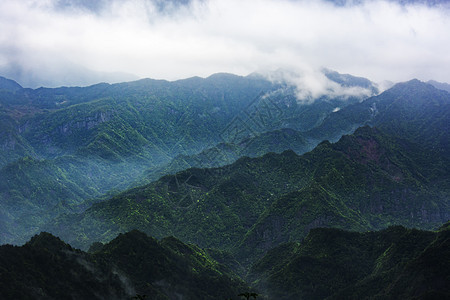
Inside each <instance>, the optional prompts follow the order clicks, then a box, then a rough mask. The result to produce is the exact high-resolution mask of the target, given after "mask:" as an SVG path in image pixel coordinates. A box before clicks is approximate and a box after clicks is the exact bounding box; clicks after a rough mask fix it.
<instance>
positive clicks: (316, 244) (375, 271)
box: [0, 223, 450, 300]
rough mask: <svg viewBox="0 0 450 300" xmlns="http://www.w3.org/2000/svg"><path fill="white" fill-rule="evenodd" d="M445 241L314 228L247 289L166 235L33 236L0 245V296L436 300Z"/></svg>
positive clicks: (426, 234) (272, 256)
mask: <svg viewBox="0 0 450 300" xmlns="http://www.w3.org/2000/svg"><path fill="white" fill-rule="evenodd" d="M449 243H450V231H449V223H447V224H445V225H443V226H442V227H441V228H440V229H439V230H438V231H422V230H417V229H406V228H404V227H402V226H391V227H389V228H387V229H385V230H382V231H378V232H364V233H358V232H349V231H344V230H340V229H331V228H316V229H312V230H311V231H310V233H309V234H308V236H307V237H306V238H305V239H304V240H303V241H302V242H300V243H287V244H281V245H279V246H277V247H276V248H274V249H271V250H270V251H268V252H267V254H266V255H265V256H264V257H262V258H261V259H260V260H258V261H257V262H255V263H254V264H253V265H252V266H251V268H250V269H249V272H248V274H246V279H247V280H248V281H249V282H251V283H252V287H249V286H248V284H246V283H245V282H244V281H243V280H242V279H241V278H239V277H238V276H237V275H236V274H234V273H233V272H232V271H231V270H230V269H229V268H228V267H226V266H225V265H223V264H220V263H219V262H217V261H216V260H215V259H214V258H213V257H212V256H210V255H209V252H210V251H212V250H210V251H205V250H203V249H201V248H199V247H198V246H196V245H193V244H184V243H182V242H181V241H179V240H178V239H176V238H174V237H166V238H163V239H161V240H159V241H158V240H156V239H154V238H152V237H148V236H147V235H145V234H144V233H142V232H139V231H136V230H133V231H131V232H128V233H126V234H120V235H119V236H117V237H116V238H115V239H113V240H112V241H111V242H109V243H107V244H105V245H103V244H101V243H96V244H95V245H93V246H92V247H91V249H90V250H89V252H88V253H86V252H83V251H80V250H76V249H74V248H72V247H71V246H69V245H68V244H65V243H64V242H62V241H61V240H60V239H59V238H57V237H54V236H52V235H51V234H48V233H41V234H39V235H36V236H34V237H33V238H32V239H31V240H30V241H29V242H27V243H26V244H25V245H24V246H22V247H17V246H11V245H3V246H0V290H1V291H2V297H4V298H6V299H36V298H45V299H58V298H82V299H179V298H180V297H182V298H183V299H192V300H194V299H196V300H197V299H205V300H206V299H228V300H230V299H231V300H233V299H259V298H261V299H325V298H326V299H362V298H370V299H415V298H418V299H423V298H435V299H436V298H437V299H446V298H448V297H449V296H450V287H449V286H448V284H447V283H448V280H449V279H450V271H449V270H450V265H449V262H450V251H449V249H450V244H449ZM213 252H215V250H213Z"/></svg>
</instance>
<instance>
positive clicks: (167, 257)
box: [0, 231, 248, 299]
mask: <svg viewBox="0 0 450 300" xmlns="http://www.w3.org/2000/svg"><path fill="white" fill-rule="evenodd" d="M0 290H1V291H2V298H3V297H6V298H7V299H13V298H15V299H60V298H71V299H131V298H132V297H134V296H136V295H142V296H143V295H146V296H147V297H148V298H149V299H179V298H180V297H183V299H212V298H219V299H224V298H227V299H230V298H232V299H237V297H236V296H237V295H238V294H239V293H240V292H243V291H247V290H248V287H247V286H246V284H245V283H244V282H243V281H242V280H240V279H239V278H238V277H236V276H235V275H233V274H232V273H231V272H230V271H229V270H228V269H227V268H226V267H225V266H223V265H220V264H219V263H217V262H216V261H215V260H214V259H212V258H211V257H210V256H209V255H208V254H207V253H206V252H205V251H204V250H202V249H200V248H198V247H196V246H194V245H186V244H183V243H182V242H180V241H179V240H177V239H175V238H173V237H168V238H164V239H162V240H160V241H157V240H155V239H154V238H151V237H148V236H146V235H145V234H143V233H142V232H138V231H132V232H129V233H126V234H123V235H119V236H118V237H116V238H115V239H114V240H112V241H111V242H110V243H108V244H106V245H96V249H95V248H94V247H93V249H92V250H91V252H89V253H86V252H82V251H80V250H76V249H73V248H72V247H71V246H70V245H68V244H65V243H64V242H62V241H61V240H60V239H58V238H56V237H54V236H52V235H50V234H48V233H41V234H39V235H36V236H34V237H33V238H32V239H31V240H30V241H29V242H27V243H26V244H25V245H24V246H22V247H15V246H10V245H4V246H0Z"/></svg>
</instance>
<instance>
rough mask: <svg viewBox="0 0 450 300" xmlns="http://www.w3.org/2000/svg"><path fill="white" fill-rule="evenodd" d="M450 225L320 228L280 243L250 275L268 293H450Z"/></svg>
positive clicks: (382, 295)
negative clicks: (364, 229)
mask: <svg viewBox="0 0 450 300" xmlns="http://www.w3.org/2000/svg"><path fill="white" fill-rule="evenodd" d="M449 249H450V231H449V230H448V228H445V227H443V228H442V229H441V230H439V231H437V232H430V231H421V230H416V229H406V228H404V227H401V226H392V227H389V228H387V229H385V230H382V231H378V232H365V233H356V232H347V231H343V230H339V229H324V228H317V229H313V230H311V231H310V233H309V234H308V236H307V237H306V238H305V239H304V240H303V241H302V242H301V243H289V244H283V245H280V246H278V247H276V248H274V249H272V250H271V251H269V252H268V253H267V254H266V255H265V256H264V257H263V258H262V259H261V260H259V261H258V262H256V263H255V264H254V265H253V266H252V268H251V270H250V272H249V276H248V279H249V280H254V284H255V285H256V287H259V288H260V291H261V292H263V293H264V294H266V295H268V296H269V299H447V298H449V297H450V287H449V285H448V281H449V280H450V273H449V270H450V264H449V262H450V251H449Z"/></svg>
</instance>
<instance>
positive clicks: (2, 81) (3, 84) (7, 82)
mask: <svg viewBox="0 0 450 300" xmlns="http://www.w3.org/2000/svg"><path fill="white" fill-rule="evenodd" d="M21 89H23V87H22V86H21V85H20V84H18V83H17V82H15V81H14V80H12V79H8V78H5V77H2V76H0V90H7V91H10V92H15V91H18V90H21Z"/></svg>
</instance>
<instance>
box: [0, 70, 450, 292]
mask: <svg viewBox="0 0 450 300" xmlns="http://www.w3.org/2000/svg"><path fill="white" fill-rule="evenodd" d="M322 72H323V74H322V75H323V76H324V78H326V79H327V80H329V81H330V82H331V83H332V84H330V86H333V87H334V88H335V89H336V90H335V91H329V93H328V94H323V95H321V96H318V97H316V98H311V97H310V96H306V98H302V97H304V95H307V93H303V92H302V90H301V89H300V87H298V86H296V85H294V84H293V83H292V82H290V81H288V80H284V79H281V80H280V79H279V78H282V76H279V75H280V74H278V73H277V74H276V76H274V77H273V78H278V79H277V80H274V79H273V78H271V80H269V79H268V77H265V76H262V75H259V74H251V75H249V76H246V77H241V76H235V75H231V74H215V75H212V76H210V77H208V78H198V77H194V78H189V79H185V80H180V81H174V82H168V81H161V80H151V79H144V80H139V81H134V82H127V83H119V84H113V85H110V84H97V85H94V86H89V87H83V88H81V87H61V88H51V89H49V88H39V89H27V88H22V87H21V86H20V85H19V84H18V83H16V82H14V81H12V80H9V79H6V78H0V128H1V131H0V145H1V147H0V150H1V151H0V179H1V180H0V229H1V230H0V243H3V244H4V243H12V244H23V243H25V244H24V245H23V246H20V247H19V246H11V245H4V246H1V247H0V252H2V253H3V254H2V255H0V257H2V260H1V261H0V277H1V278H2V282H5V283H4V284H3V285H2V286H1V291H2V292H5V294H6V293H7V294H6V295H8V298H12V297H16V298H30V297H31V298H36V297H37V298H58V297H63V298H64V297H66V296H67V295H71V297H72V298H73V297H75V298H86V297H88V298H95V299H115V298H116V299H126V298H128V299H129V298H131V297H135V298H137V299H140V298H139V297H141V298H142V297H144V296H142V295H147V296H150V297H151V298H152V299H179V298H180V297H181V298H186V299H209V298H213V297H216V298H221V299H222V298H227V299H230V298H231V299H235V298H239V296H238V295H239V294H241V295H242V297H247V296H248V297H250V294H251V293H253V295H254V296H255V297H257V295H259V296H263V297H266V298H268V299H273V298H277V299H324V298H327V297H328V298H329V299H343V298H346V299H361V298H364V297H369V298H370V297H372V298H386V299H389V298H392V299H395V298H399V297H400V298H413V297H419V298H423V297H425V298H426V297H429V298H432V297H446V296H448V295H449V291H448V289H446V287H445V282H446V280H447V279H448V278H449V276H450V275H449V274H448V271H445V270H448V269H449V268H446V267H445V266H446V265H445V263H444V264H439V263H438V260H441V261H450V260H449V259H448V258H450V255H449V253H448V249H449V248H448V240H449V239H448V223H446V222H447V221H448V220H449V219H450V185H449V183H450V174H449V170H448V167H447V166H448V165H449V163H450V161H449V157H450V153H449V149H450V145H449V141H450V137H449V132H450V128H449V126H450V94H449V92H447V91H445V88H444V87H445V84H441V83H437V82H434V81H430V82H429V83H424V82H421V81H419V80H415V79H414V80H411V81H408V82H404V83H398V84H395V85H393V86H392V87H391V88H389V89H387V90H385V91H383V92H380V90H379V89H378V87H377V85H376V84H374V83H372V82H370V81H369V80H367V79H365V78H360V77H354V76H351V75H347V74H339V73H337V72H334V71H330V70H326V69H324V70H323V71H322ZM355 90H357V91H358V93H355V92H354V91H355ZM336 91H339V92H336ZM342 91H348V94H345V93H342ZM350 91H351V92H350ZM302 95H303V96H302ZM444 223H445V225H443V226H442V224H444ZM405 227H406V228H405ZM408 228H417V229H408ZM349 230H350V231H351V232H349ZM41 231H45V232H44V233H41V234H38V233H39V232H41ZM46 232H48V233H46ZM35 234H36V235H35ZM37 234H38V235H37ZM33 235H34V236H33ZM32 236H33V237H32ZM56 236H57V237H56ZM30 238H31V240H30ZM60 239H61V240H64V241H65V242H67V243H68V244H66V243H65V242H62V241H61V240H60ZM26 241H28V242H26ZM76 248H79V249H82V250H77V249H76ZM86 251H87V252H86ZM3 257H4V258H3ZM26 266H28V268H29V269H31V270H32V271H31V272H30V273H29V274H28V275H26V274H25V273H24V272H25V270H26ZM49 271H51V272H49ZM424 274H430V275H426V276H425V275H424ZM27 276H28V277H27ZM424 276H425V277H424ZM24 278H29V284H24V280H23V279H24ZM3 279H4V280H3ZM447 281H448V280H447ZM55 282H56V284H53V285H52V283H55ZM246 293H247V294H246ZM255 293H256V294H255ZM246 295H247V296H246ZM259 296H258V297H259ZM328 298H327V299H328Z"/></svg>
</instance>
